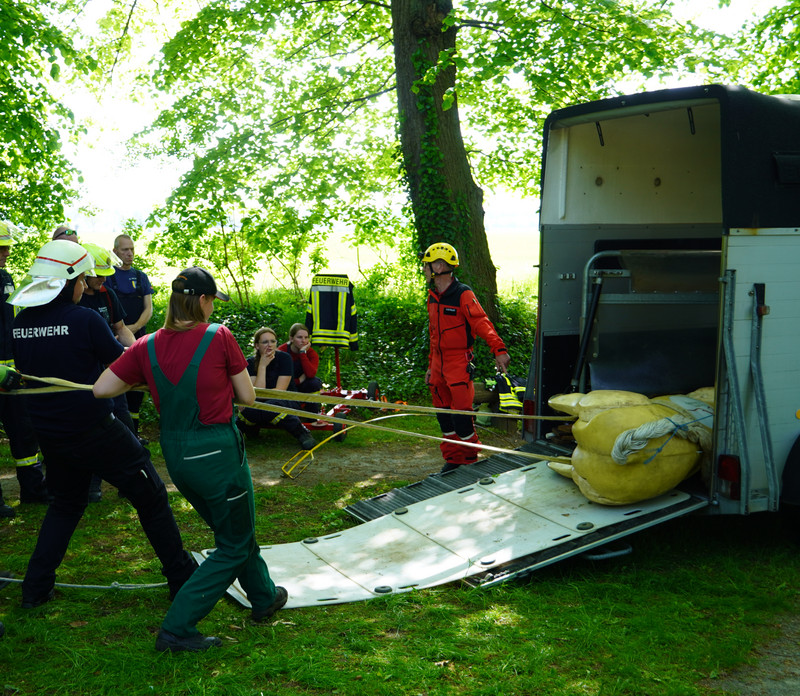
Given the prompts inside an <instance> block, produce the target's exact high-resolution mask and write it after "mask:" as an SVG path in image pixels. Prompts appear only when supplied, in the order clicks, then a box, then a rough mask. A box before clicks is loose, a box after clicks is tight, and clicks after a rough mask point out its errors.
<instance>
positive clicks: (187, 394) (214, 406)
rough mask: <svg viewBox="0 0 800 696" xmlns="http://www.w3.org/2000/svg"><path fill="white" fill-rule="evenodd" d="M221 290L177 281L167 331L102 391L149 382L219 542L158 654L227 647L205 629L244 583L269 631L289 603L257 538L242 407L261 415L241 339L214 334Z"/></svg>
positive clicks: (131, 352) (170, 456)
mask: <svg viewBox="0 0 800 696" xmlns="http://www.w3.org/2000/svg"><path fill="white" fill-rule="evenodd" d="M214 299H220V300H223V301H224V302H227V301H228V300H229V299H230V298H229V297H228V296H227V295H225V294H224V293H222V292H220V291H219V290H217V284H216V283H215V282H214V278H213V277H212V276H211V274H210V273H209V272H208V271H206V270H204V269H202V268H197V267H193V268H187V269H186V270H184V271H182V272H181V273H180V274H179V275H178V277H177V278H175V280H173V281H172V295H171V296H170V300H169V305H168V307H167V313H166V318H165V321H164V328H162V329H159V330H158V331H157V332H156V333H154V334H150V335H149V336H146V337H144V338H141V339H139V340H137V341H136V343H134V344H133V346H131V347H130V348H129V349H128V350H127V351H126V352H125V354H124V355H122V356H121V357H120V358H119V359H118V360H116V361H115V362H114V363H112V364H111V366H110V367H109V368H108V369H106V371H105V372H104V373H103V374H102V375H101V376H100V379H98V380H97V382H96V383H95V385H94V394H95V396H97V397H98V398H110V397H113V396H116V395H118V394H122V393H125V392H126V391H127V390H128V389H130V387H131V385H134V384H140V383H143V382H146V383H147V385H148V386H149V387H150V394H151V396H152V397H153V403H154V404H155V406H156V408H157V409H158V410H159V413H160V414H161V449H162V452H163V454H164V459H165V461H166V464H167V470H168V471H169V475H170V477H171V478H172V481H173V483H174V484H175V485H176V486H177V487H178V490H179V491H180V492H181V493H183V495H184V496H185V497H186V499H187V500H188V501H189V502H190V503H191V504H192V506H193V507H194V508H195V510H197V512H198V513H199V514H200V516H201V517H202V518H203V519H204V520H205V521H206V522H207V523H208V526H209V527H211V529H212V531H213V532H214V539H215V542H216V549H215V550H214V551H213V552H212V553H211V554H210V555H209V556H208V558H207V559H206V560H205V561H204V562H203V563H202V564H201V565H200V568H198V570H197V571H196V572H195V574H194V575H193V576H192V578H191V580H190V581H189V582H187V583H186V585H184V586H183V588H181V591H180V592H179V593H178V595H177V596H176V597H175V600H174V601H173V603H172V606H171V607H170V609H169V611H168V612H167V615H166V617H164V621H163V623H162V625H161V631H160V632H159V634H158V638H157V639H156V650H159V651H162V652H164V651H171V652H179V651H191V652H199V651H201V650H207V649H209V648H212V647H218V646H220V645H222V641H221V640H220V639H219V638H216V637H214V636H203V635H202V634H201V633H200V632H199V631H198V630H197V622H198V621H200V619H202V618H203V617H204V616H206V615H207V614H208V613H209V612H210V611H211V610H212V609H213V608H214V605H215V604H216V603H217V601H218V600H219V599H220V598H221V597H223V596H224V595H225V592H226V590H227V589H228V587H230V585H231V583H233V581H234V580H237V579H238V580H239V583H240V584H241V586H242V588H243V589H244V591H245V592H246V593H247V598H248V599H249V600H250V603H251V604H252V607H253V611H252V617H253V620H254V621H257V622H258V621H265V620H267V619H268V618H270V617H271V616H272V615H273V614H274V613H275V612H276V611H278V609H280V608H281V607H282V606H283V605H284V604H286V600H287V597H288V594H287V592H286V590H285V589H284V588H283V587H276V586H275V584H274V583H273V581H272V579H271V578H270V576H269V571H268V570H267V564H266V563H265V562H264V559H263V558H262V557H261V553H260V549H259V547H258V543H257V542H256V531H255V505H254V500H253V481H252V478H251V476H250V468H249V466H248V464H247V454H246V453H245V448H244V440H243V438H242V436H241V434H240V433H239V431H238V430H237V429H236V425H235V421H236V416H235V413H236V410H235V408H234V398H235V399H236V400H237V401H239V402H240V403H243V404H246V405H252V404H253V403H254V402H255V391H254V389H253V384H252V382H251V381H250V376H249V375H248V373H247V361H246V360H245V358H244V355H243V353H242V350H241V348H239V345H238V344H237V343H236V340H235V339H234V337H233V334H231V332H230V331H229V330H228V329H227V328H226V327H224V326H221V325H220V324H209V323H208V318H209V316H211V313H212V312H213V311H214Z"/></svg>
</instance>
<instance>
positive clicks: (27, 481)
mask: <svg viewBox="0 0 800 696" xmlns="http://www.w3.org/2000/svg"><path fill="white" fill-rule="evenodd" d="M17 481H19V502H20V503H23V504H26V503H44V504H47V503H48V502H50V499H49V497H48V495H47V485H46V484H45V480H44V475H43V474H42V465H41V464H31V465H29V466H18V467H17Z"/></svg>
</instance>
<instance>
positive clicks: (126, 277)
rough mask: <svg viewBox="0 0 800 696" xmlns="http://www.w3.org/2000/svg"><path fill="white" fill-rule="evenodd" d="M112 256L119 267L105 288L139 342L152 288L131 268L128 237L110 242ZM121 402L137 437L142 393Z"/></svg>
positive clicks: (141, 273)
mask: <svg viewBox="0 0 800 696" xmlns="http://www.w3.org/2000/svg"><path fill="white" fill-rule="evenodd" d="M114 253H115V254H116V255H117V257H118V258H119V260H120V261H121V262H122V265H120V266H118V267H117V268H116V270H115V272H114V275H112V276H109V277H108V280H106V287H107V288H108V289H110V290H113V291H114V292H115V293H116V294H117V297H118V298H119V301H120V302H121V303H122V308H123V309H124V310H125V314H126V319H125V321H126V322H127V326H128V329H130V332H131V333H132V334H133V336H134V338H141V337H142V336H144V335H145V334H146V333H147V322H148V321H150V317H152V316H153V287H152V286H151V285H150V279H149V278H148V277H147V274H146V273H145V272H144V271H140V270H139V269H138V268H133V261H134V259H135V257H136V255H135V253H134V248H133V239H131V237H130V236H129V235H127V234H120V235H118V236H117V238H116V239H115V240H114ZM125 398H126V399H127V400H128V410H129V411H130V414H131V418H133V425H134V427H135V428H136V433H137V434H138V432H139V411H140V410H141V408H142V401H143V400H144V392H140V391H129V392H128V393H127V394H125ZM144 444H147V442H146V441H145V443H144Z"/></svg>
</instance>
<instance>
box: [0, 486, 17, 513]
mask: <svg viewBox="0 0 800 696" xmlns="http://www.w3.org/2000/svg"><path fill="white" fill-rule="evenodd" d="M15 514H16V513H15V512H14V508H12V507H10V506H8V505H6V501H5V500H3V489H2V488H0V518H3V517H5V518H6V519H9V520H10V519H11V518H12V517H14V515H15Z"/></svg>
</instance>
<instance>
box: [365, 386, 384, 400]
mask: <svg viewBox="0 0 800 696" xmlns="http://www.w3.org/2000/svg"><path fill="white" fill-rule="evenodd" d="M367 398H368V399H369V400H370V401H378V400H379V399H380V398H381V390H380V389H379V388H378V383H377V382H370V383H369V384H368V385H367Z"/></svg>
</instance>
